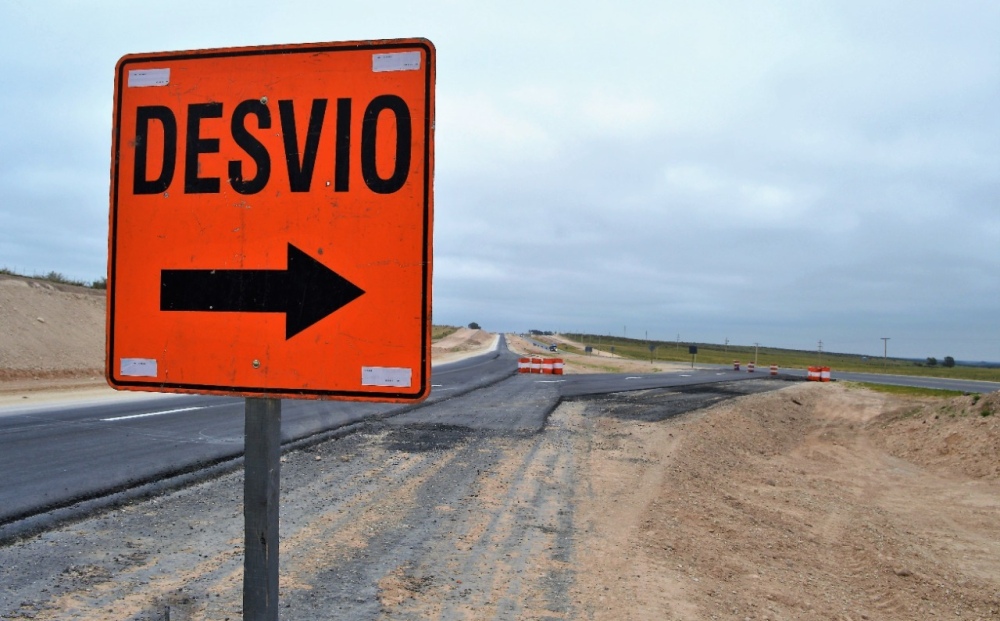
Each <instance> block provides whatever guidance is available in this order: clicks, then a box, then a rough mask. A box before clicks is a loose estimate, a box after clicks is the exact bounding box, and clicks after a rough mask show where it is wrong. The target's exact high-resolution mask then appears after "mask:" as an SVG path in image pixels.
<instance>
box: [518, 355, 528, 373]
mask: <svg viewBox="0 0 1000 621" xmlns="http://www.w3.org/2000/svg"><path fill="white" fill-rule="evenodd" d="M529 371H531V358H518V359H517V372H518V373H528V372H529Z"/></svg>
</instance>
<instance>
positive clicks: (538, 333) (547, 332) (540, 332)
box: [528, 330, 555, 336]
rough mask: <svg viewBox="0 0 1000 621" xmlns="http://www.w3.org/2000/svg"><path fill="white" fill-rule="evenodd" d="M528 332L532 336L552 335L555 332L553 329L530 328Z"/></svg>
mask: <svg viewBox="0 0 1000 621" xmlns="http://www.w3.org/2000/svg"><path fill="white" fill-rule="evenodd" d="M528 334H530V335H531V336H552V335H553V334H555V332H553V331H552V330H528Z"/></svg>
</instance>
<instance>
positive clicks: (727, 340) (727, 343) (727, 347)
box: [726, 337, 729, 353]
mask: <svg viewBox="0 0 1000 621" xmlns="http://www.w3.org/2000/svg"><path fill="white" fill-rule="evenodd" d="M726 353H729V337H726Z"/></svg>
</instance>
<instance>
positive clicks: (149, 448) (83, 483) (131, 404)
mask: <svg viewBox="0 0 1000 621" xmlns="http://www.w3.org/2000/svg"><path fill="white" fill-rule="evenodd" d="M516 370H517V358H516V357H515V356H514V355H513V354H512V353H511V352H510V351H509V350H507V347H506V342H505V341H504V340H503V338H502V337H501V340H500V343H499V346H498V349H497V350H496V351H493V352H490V353H487V354H483V355H481V356H476V357H474V358H469V359H466V360H461V361H457V362H453V363H449V364H444V365H439V366H437V367H434V369H433V371H432V373H431V383H432V386H433V387H432V389H431V396H430V397H428V399H427V400H426V401H425V402H424V404H421V405H420V406H416V407H427V406H428V405H430V404H434V403H437V402H440V401H446V400H448V399H451V398H453V397H455V396H457V395H461V394H465V393H467V392H469V391H471V390H475V389H476V388H480V387H482V386H486V385H489V384H491V383H495V382H497V381H499V380H501V379H503V378H505V377H509V376H511V375H513V374H514V373H515V372H516ZM413 407H415V406H413V405H395V404H379V403H359V402H346V401H309V400H285V401H283V402H282V412H281V416H282V426H281V435H282V442H283V443H284V444H289V443H293V442H296V441H301V440H303V439H307V438H310V437H312V436H316V435H317V434H323V433H325V432H329V431H331V430H336V429H341V428H344V427H346V426H348V425H351V424H352V423H356V422H358V421H362V420H367V419H372V418H378V417H382V416H387V415H390V414H393V413H397V412H400V411H405V410H406V409H410V408H413ZM244 418H245V408H244V400H243V399H241V398H231V397H209V396H199V395H164V396H162V397H151V398H144V399H138V400H129V401H125V402H116V403H111V404H107V403H104V404H89V405H83V406H78V405H58V406H49V407H40V408H39V407H35V408H16V409H14V408H8V409H4V410H0V472H3V473H4V476H3V483H2V485H0V525H2V524H5V523H9V522H12V521H15V520H19V519H23V518H26V517H29V516H34V515H38V514H41V513H44V512H46V511H51V510H53V509H59V508H65V507H70V506H72V505H75V504H77V503H80V502H83V501H88V500H91V499H94V498H99V497H102V496H107V495H109V494H114V493H117V492H122V491H124V490H128V489H132V488H136V487H137V486H141V485H144V484H148V483H152V482H156V481H161V480H163V479H167V478H170V477H176V476H181V475H184V474H186V473H192V472H195V471H198V470H201V469H204V468H206V467H209V466H213V465H217V464H224V463H226V462H231V461H232V460H234V459H237V458H239V457H240V456H241V455H242V453H243V431H244V429H243V427H244Z"/></svg>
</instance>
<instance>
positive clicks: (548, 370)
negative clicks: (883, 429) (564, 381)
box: [542, 358, 556, 375]
mask: <svg viewBox="0 0 1000 621" xmlns="http://www.w3.org/2000/svg"><path fill="white" fill-rule="evenodd" d="M555 362H556V360H555V358H542V373H544V374H546V375H552V371H553V369H554V368H555Z"/></svg>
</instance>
